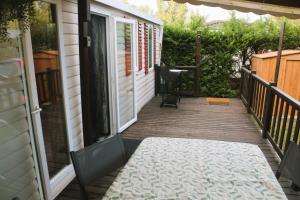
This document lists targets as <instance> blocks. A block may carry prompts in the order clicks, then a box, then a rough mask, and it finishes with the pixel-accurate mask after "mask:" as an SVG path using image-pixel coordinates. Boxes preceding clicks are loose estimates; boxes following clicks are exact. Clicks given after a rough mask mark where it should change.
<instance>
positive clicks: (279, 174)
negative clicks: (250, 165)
mask: <svg viewBox="0 0 300 200" xmlns="http://www.w3.org/2000/svg"><path fill="white" fill-rule="evenodd" d="M275 176H276V178H277V179H279V178H280V176H281V173H280V172H279V171H277V172H276V174H275Z"/></svg>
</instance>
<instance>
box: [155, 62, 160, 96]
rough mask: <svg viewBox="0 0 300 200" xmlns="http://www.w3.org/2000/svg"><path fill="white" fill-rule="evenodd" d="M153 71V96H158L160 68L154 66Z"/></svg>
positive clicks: (156, 65)
mask: <svg viewBox="0 0 300 200" xmlns="http://www.w3.org/2000/svg"><path fill="white" fill-rule="evenodd" d="M154 71H155V96H157V95H159V94H160V93H161V90H160V88H161V87H160V66H159V65H158V64H155V65H154Z"/></svg>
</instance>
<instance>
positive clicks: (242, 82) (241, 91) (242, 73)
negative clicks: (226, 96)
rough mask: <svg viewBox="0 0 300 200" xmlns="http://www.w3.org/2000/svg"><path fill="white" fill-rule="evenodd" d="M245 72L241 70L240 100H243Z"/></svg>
mask: <svg viewBox="0 0 300 200" xmlns="http://www.w3.org/2000/svg"><path fill="white" fill-rule="evenodd" d="M244 73H245V72H244V70H243V68H242V70H241V81H240V98H242V95H243V86H244Z"/></svg>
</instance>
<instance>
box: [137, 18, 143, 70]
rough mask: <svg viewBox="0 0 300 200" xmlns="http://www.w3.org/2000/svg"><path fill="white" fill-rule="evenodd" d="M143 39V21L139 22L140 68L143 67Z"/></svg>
mask: <svg viewBox="0 0 300 200" xmlns="http://www.w3.org/2000/svg"><path fill="white" fill-rule="evenodd" d="M142 51H143V41H142V23H141V22H139V23H138V59H139V61H138V70H139V71H141V70H142V69H143V53H142Z"/></svg>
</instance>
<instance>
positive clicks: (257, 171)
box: [103, 138, 287, 200]
mask: <svg viewBox="0 0 300 200" xmlns="http://www.w3.org/2000/svg"><path fill="white" fill-rule="evenodd" d="M103 199H104V200H106V199H122V200H127V199H128V200H134V199H138V200H140V199H160V200H162V199H213V200H220V199H222V200H232V199H245V200H246V199H251V200H252V199H272V200H274V199H287V198H286V196H285V194H284V192H283V190H282V188H281V186H280V185H279V183H278V181H277V179H276V178H275V176H274V174H273V172H272V169H271V168H270V166H269V164H268V162H267V160H266V158H265V157H264V155H263V153H262V151H261V150H260V149H259V147H258V146H257V145H252V144H245V143H235V142H223V141H213V140H199V139H179V138H147V139H145V140H144V141H143V142H142V143H141V144H140V146H139V147H138V149H137V150H136V151H135V153H134V154H133V155H132V157H131V158H130V159H129V161H128V163H127V164H126V165H125V166H124V168H123V169H122V170H121V171H120V173H119V175H118V176H117V177H116V179H115V181H114V183H113V184H112V185H111V186H110V188H109V189H108V191H107V192H106V194H105V196H104V197H103Z"/></svg>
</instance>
